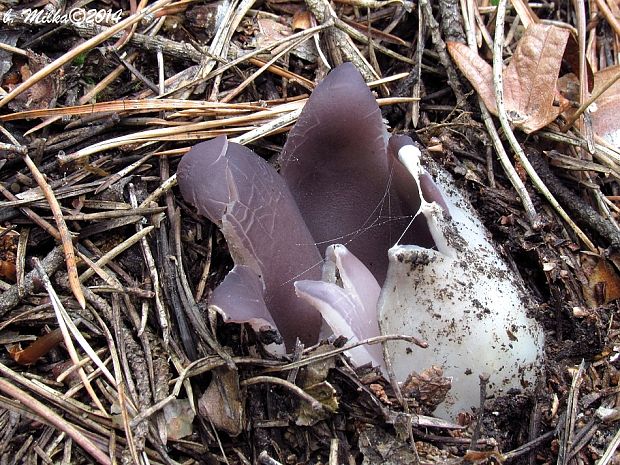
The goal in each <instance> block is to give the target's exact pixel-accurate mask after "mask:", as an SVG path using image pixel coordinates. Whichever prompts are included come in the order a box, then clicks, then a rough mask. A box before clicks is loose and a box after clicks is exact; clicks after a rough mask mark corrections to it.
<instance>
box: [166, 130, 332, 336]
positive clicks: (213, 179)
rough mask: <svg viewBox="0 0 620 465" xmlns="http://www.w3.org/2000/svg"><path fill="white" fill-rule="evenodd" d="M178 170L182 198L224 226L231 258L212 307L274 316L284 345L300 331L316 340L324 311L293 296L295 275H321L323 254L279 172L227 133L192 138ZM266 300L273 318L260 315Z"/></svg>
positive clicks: (231, 313)
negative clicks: (236, 296) (234, 291)
mask: <svg viewBox="0 0 620 465" xmlns="http://www.w3.org/2000/svg"><path fill="white" fill-rule="evenodd" d="M177 178H178V183H179V188H180V190H181V194H182V195H183V198H184V199H185V200H186V201H188V202H189V203H191V204H192V205H194V206H195V207H196V209H197V211H198V213H200V214H201V215H204V216H206V217H207V218H209V219H210V220H211V221H213V222H214V223H215V224H217V225H218V226H219V227H220V228H221V230H222V232H223V234H224V237H225V238H226V242H227V244H228V248H229V250H230V254H231V255H232V258H233V260H234V262H235V269H234V270H233V271H234V273H233V274H232V275H229V276H228V277H227V278H225V280H224V282H223V283H222V284H221V285H220V286H223V289H219V288H217V289H216V292H215V294H214V302H215V304H216V308H217V310H219V311H220V312H221V313H223V314H224V315H225V318H226V320H228V321H234V322H250V321H252V322H255V323H257V324H259V323H258V321H260V320H264V321H265V323H266V324H270V323H271V322H275V324H276V326H277V329H278V330H279V332H280V334H281V335H282V337H283V338H284V341H285V343H286V346H287V347H288V348H291V347H293V346H294V343H295V339H296V338H297V337H299V338H300V340H301V341H302V342H304V343H306V344H314V343H316V342H317V338H318V335H319V331H320V327H321V317H320V315H319V314H318V313H317V312H316V310H314V309H313V308H312V307H311V306H310V305H309V304H307V303H306V302H303V301H300V300H299V299H298V298H297V297H296V295H295V289H294V286H293V283H294V281H296V280H298V279H319V278H320V276H321V270H320V264H321V262H322V258H321V255H320V253H319V251H318V249H317V247H316V245H315V244H314V239H313V238H312V235H311V234H310V232H309V231H308V228H307V227H306V224H305V222H304V221H303V219H302V217H301V214H300V213H299V209H298V208H297V205H296V204H295V201H294V200H293V198H292V196H291V193H290V192H289V189H288V187H287V185H286V183H285V182H284V179H282V177H281V176H280V175H279V174H278V173H277V172H276V170H275V169H274V168H273V167H272V166H271V165H270V164H269V163H267V162H266V161H265V160H263V159H262V158H260V157H259V156H257V155H256V154H255V153H254V152H252V151H251V150H249V149H247V148H245V147H243V146H241V145H239V144H235V143H232V142H228V141H227V140H226V137H224V136H221V137H217V138H215V139H212V140H210V141H207V142H202V143H200V144H198V145H196V146H194V147H193V148H192V149H191V150H190V151H189V152H188V153H187V154H186V155H184V156H183V159H182V160H181V162H180V163H179V168H178V170H177ZM238 266H244V267H245V268H239V269H238V268H237V267H238ZM259 282H260V283H261V285H262V286H263V289H264V301H263V300H262V299H261V296H260V292H259V290H258V289H257V283H259ZM234 287H236V288H238V289H242V290H243V293H242V296H243V299H241V296H240V300H239V301H238V302H235V299H234V297H233V296H232V295H231V293H230V289H231V288H234ZM212 303H213V302H212ZM265 306H266V308H267V309H268V310H269V313H270V314H271V319H267V318H265V317H264V316H265V311H264V310H265Z"/></svg>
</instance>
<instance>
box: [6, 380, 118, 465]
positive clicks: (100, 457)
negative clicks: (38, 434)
mask: <svg viewBox="0 0 620 465" xmlns="http://www.w3.org/2000/svg"><path fill="white" fill-rule="evenodd" d="M0 391H3V392H4V393H5V394H7V395H8V396H9V397H11V398H12V399H17V400H19V401H20V402H21V403H22V404H23V405H25V406H27V407H28V408H29V409H31V410H32V411H33V412H34V413H36V414H37V415H39V416H41V417H42V418H43V419H44V420H45V421H46V422H49V423H50V424H51V425H53V426H54V427H55V428H56V429H58V430H59V431H63V432H64V433H66V434H67V435H68V436H69V437H71V439H73V440H74V441H75V442H76V443H77V444H79V445H80V446H81V447H82V448H83V449H84V450H85V451H86V452H88V453H89V454H90V455H91V456H92V457H93V458H94V459H95V460H96V461H97V462H99V463H100V464H101V465H112V461H111V460H110V458H109V457H108V456H107V455H106V454H105V453H104V452H103V451H101V449H99V448H98V447H97V446H96V445H95V443H93V442H92V441H91V440H90V439H88V437H87V436H86V435H85V434H84V433H83V432H82V431H80V430H78V429H77V428H75V427H74V426H73V425H72V424H71V423H69V422H68V421H66V420H65V419H64V418H62V417H60V416H59V415H58V414H57V413H56V412H54V411H53V410H52V409H50V408H49V407H47V406H46V405H44V404H43V403H41V402H39V401H38V400H36V399H35V398H34V397H32V396H31V395H29V394H28V393H26V392H24V391H22V390H21V389H19V388H18V387H16V386H14V385H13V384H11V383H10V382H9V381H8V380H6V379H3V378H0Z"/></svg>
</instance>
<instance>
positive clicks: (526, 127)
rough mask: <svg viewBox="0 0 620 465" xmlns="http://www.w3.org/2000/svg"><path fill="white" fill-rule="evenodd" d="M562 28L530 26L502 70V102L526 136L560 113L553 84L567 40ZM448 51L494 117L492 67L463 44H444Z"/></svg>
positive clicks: (556, 92)
mask: <svg viewBox="0 0 620 465" xmlns="http://www.w3.org/2000/svg"><path fill="white" fill-rule="evenodd" d="M569 34H570V33H569V31H567V30H566V29H563V28H560V27H557V26H551V25H546V24H532V25H531V26H530V27H529V28H528V29H527V30H526V31H525V34H524V35H523V37H522V38H521V40H520V41H519V44H518V45H517V48H516V50H515V53H514V55H513V58H512V61H511V62H510V64H509V65H508V66H507V67H506V68H505V69H504V102H505V105H506V111H507V112H508V116H509V118H510V119H511V121H512V123H513V124H514V125H515V126H516V127H519V128H521V129H522V130H523V131H524V132H526V133H528V134H529V133H531V132H534V131H536V130H538V129H540V128H542V127H545V126H546V125H547V124H549V123H550V122H552V121H553V120H554V119H555V118H556V117H557V116H558V115H559V114H560V112H561V111H562V110H563V105H560V106H554V105H553V102H554V99H556V98H558V99H560V100H561V97H560V94H559V92H558V91H557V88H556V83H557V80H558V75H559V72H560V66H561V65H562V56H563V55H564V49H565V48H566V43H567V41H568V37H569ZM448 51H449V52H450V55H451V56H452V59H453V60H454V61H455V63H456V64H457V66H458V67H459V69H460V70H461V72H462V73H463V74H464V75H465V77H466V78H467V79H468V80H469V82H470V83H471V85H472V86H473V87H474V88H475V89H476V91H477V92H478V94H479V95H480V97H481V98H482V100H483V102H484V103H485V105H486V106H487V107H488V108H489V111H491V113H493V114H495V115H497V105H496V102H495V91H494V87H493V77H492V76H493V75H492V67H491V65H490V64H489V63H487V62H486V61H485V60H483V59H482V58H481V57H480V56H479V55H478V54H477V53H475V52H474V51H472V50H471V49H469V47H467V46H466V45H465V44H461V43H456V42H451V43H448Z"/></svg>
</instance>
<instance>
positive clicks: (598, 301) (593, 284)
mask: <svg viewBox="0 0 620 465" xmlns="http://www.w3.org/2000/svg"><path fill="white" fill-rule="evenodd" d="M587 276H588V285H587V286H584V288H583V294H584V297H585V299H586V302H587V303H588V306H589V307H590V308H596V307H598V306H599V305H604V304H607V303H609V302H611V301H613V300H616V299H618V298H620V276H618V273H616V271H615V270H614V269H613V267H612V266H611V265H610V264H609V262H608V261H607V260H605V259H604V258H601V259H598V260H597V261H596V263H595V264H594V265H593V266H591V269H590V272H589V273H587Z"/></svg>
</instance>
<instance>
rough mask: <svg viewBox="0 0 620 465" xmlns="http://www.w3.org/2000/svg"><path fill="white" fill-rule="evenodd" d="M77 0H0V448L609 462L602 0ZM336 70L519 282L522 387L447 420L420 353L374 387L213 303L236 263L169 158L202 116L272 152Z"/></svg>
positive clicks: (610, 163)
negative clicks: (444, 184)
mask: <svg viewBox="0 0 620 465" xmlns="http://www.w3.org/2000/svg"><path fill="white" fill-rule="evenodd" d="M74 3H75V2H64V1H60V2H46V1H42V2H32V4H29V5H22V4H19V5H18V4H17V2H1V3H0V25H1V27H0V194H2V196H1V199H2V200H0V338H1V339H2V341H3V346H2V348H3V349H2V352H1V353H0V401H1V402H0V461H1V462H2V463H38V462H39V461H40V462H45V463H51V462H59V463H104V464H107V463H117V462H122V463H145V464H146V463H149V462H150V463H161V464H173V463H188V464H189V463H207V464H217V463H230V464H248V463H259V464H271V465H276V464H280V463H281V464H297V463H304V464H305V463H312V464H318V463H325V464H330V465H331V464H341V463H346V464H371V463H390V464H398V465H400V464H410V463H421V464H429V463H445V464H448V463H450V464H454V463H462V462H470V463H474V462H476V463H493V462H495V463H497V462H500V463H503V462H507V463H523V464H525V463H529V464H533V463H538V464H545V463H559V464H561V465H566V464H568V463H572V464H594V463H595V462H596V463H599V464H601V465H607V464H609V463H618V460H619V458H618V453H617V452H616V449H617V446H618V443H619V442H620V433H618V430H619V428H618V426H619V425H620V374H619V372H618V369H619V368H620V365H619V361H618V357H619V350H620V349H619V347H620V326H619V323H618V298H620V275H619V273H620V271H619V270H620V255H619V254H618V252H619V251H618V247H620V229H619V228H618V214H619V212H620V209H619V206H620V205H619V201H620V184H619V180H620V149H619V147H620V143H619V139H620V138H619V137H618V133H619V132H618V131H619V130H620V128H619V127H618V119H617V118H616V117H615V115H616V114H617V111H618V109H617V110H613V108H614V107H615V106H618V105H619V103H618V102H620V98H619V95H618V94H619V93H620V87H619V85H618V84H616V83H615V81H614V79H615V78H616V77H617V76H618V74H619V73H620V68H618V63H616V62H615V61H614V57H617V56H618V53H617V52H618V50H616V48H617V42H618V41H617V34H620V30H618V28H617V20H616V19H615V17H616V16H617V14H616V13H618V12H617V9H618V7H617V5H615V3H614V2H612V1H604V0H601V1H598V0H597V2H596V3H591V4H590V5H587V6H586V9H585V10H579V9H577V10H575V9H574V7H575V5H576V4H575V5H573V4H571V5H570V6H565V7H562V8H557V6H558V4H557V3H553V2H542V3H537V4H535V5H534V4H532V5H531V7H530V6H528V5H526V4H525V3H524V2H516V1H515V2H513V4H512V5H510V4H509V5H508V7H507V5H506V2H504V1H499V4H498V5H494V2H491V3H492V4H488V2H477V4H475V3H476V2H473V3H472V2H469V3H468V2H461V3H459V2H454V1H452V0H441V1H438V2H428V1H426V0H420V1H417V0H414V1H409V0H405V1H399V2H366V1H361V0H360V1H357V0H346V1H344V0H343V1H335V2H331V3H330V2H327V1H325V0H306V1H305V2H304V1H279V0H278V1H275V0H274V1H271V0H266V1H264V2H247V1H246V2H237V1H230V0H220V1H217V2H200V1H195V2H192V1H189V2H171V1H165V0H159V1H152V2H134V1H129V2H127V1H122V0H121V1H119V0H107V1H94V2H90V3H88V6H87V7H82V6H80V5H77V4H74ZM431 3H432V4H431ZM465 3H467V5H465ZM463 5H465V6H464V7H467V8H472V9H471V11H470V10H467V11H463V9H462V6H463ZM580 7H583V5H580ZM614 15H616V16H614ZM550 20H552V21H550ZM561 23H563V24H561ZM566 26H568V27H566ZM468 44H469V45H468ZM342 62H352V63H353V64H354V65H355V66H356V67H357V69H358V70H359V72H360V73H361V75H362V76H363V78H364V79H365V80H366V81H367V82H369V83H370V85H371V89H372V91H373V93H374V95H375V97H376V98H377V102H378V103H379V106H380V108H381V113H382V117H383V119H384V120H385V121H386V122H387V124H388V125H389V128H390V131H391V132H394V133H397V134H405V135H408V136H411V137H412V138H413V139H414V140H415V141H416V142H418V143H419V144H420V145H421V146H423V147H425V148H426V150H424V153H423V157H424V159H425V160H427V161H428V162H429V163H428V166H441V167H443V168H444V169H445V170H447V171H448V172H449V173H450V174H451V175H452V177H453V178H454V183H455V186H456V187H457V188H458V189H460V190H461V191H463V192H464V193H465V194H466V196H467V197H468V198H469V199H470V200H471V202H472V204H473V207H474V209H475V210H476V212H477V214H478V216H479V217H480V219H481V220H482V222H483V223H484V225H485V226H486V228H487V229H488V230H489V232H490V234H491V236H492V238H493V240H494V241H495V243H496V244H498V247H499V249H500V254H501V255H502V256H503V257H504V258H505V259H506V260H507V262H508V264H509V266H510V267H511V268H513V269H514V270H515V272H516V273H518V274H519V275H520V276H521V277H522V278H523V281H524V282H525V286H526V289H527V293H528V298H529V299H531V301H532V302H533V304H532V305H531V308H530V313H531V316H532V317H534V318H535V319H536V320H537V321H538V322H539V323H540V325H542V327H543V330H544V333H545V359H544V372H545V373H544V376H543V377H542V378H541V381H540V383H539V384H538V385H537V386H535V387H528V389H515V390H513V391H510V392H509V393H508V394H507V395H505V396H501V397H489V398H486V399H484V401H483V402H482V403H481V405H479V406H478V408H477V409H476V410H475V411H474V412H464V413H462V414H459V415H458V416H457V417H456V418H454V419H453V420H451V421H448V420H443V419H439V418H436V417H434V416H433V410H434V409H435V407H436V406H437V405H438V404H439V403H440V402H441V401H442V400H443V398H444V396H445V395H446V393H447V392H448V389H449V387H450V380H449V379H447V378H446V377H444V376H443V374H442V372H441V370H440V369H439V368H438V367H435V366H432V364H429V366H428V367H427V369H426V370H424V371H423V372H421V373H417V374H415V376H413V377H411V378H410V379H409V380H408V381H407V382H406V383H404V384H403V385H401V386H400V388H399V389H396V390H395V389H394V388H393V386H392V384H391V383H390V380H389V379H386V378H385V377H384V376H383V375H382V373H381V372H380V371H379V370H378V369H377V368H376V367H371V366H361V367H359V366H355V365H354V364H353V363H352V362H351V360H350V359H349V358H348V357H347V356H346V354H344V351H343V347H345V346H346V344H347V341H346V340H345V339H344V338H342V337H332V338H330V339H328V340H325V341H322V342H321V343H320V344H318V345H317V346H301V345H297V346H294V347H289V353H288V354H286V355H278V356H275V355H273V354H272V353H270V352H269V350H268V349H267V346H269V345H270V344H272V343H273V342H278V340H279V335H278V334H277V333H276V332H274V331H273V330H269V329H266V328H252V327H250V325H246V324H234V323H228V324H225V323H224V322H223V320H222V317H221V315H219V314H218V313H216V312H215V311H213V310H212V309H209V307H208V305H209V302H210V301H211V297H212V294H213V291H214V289H215V288H216V287H217V286H218V285H219V284H220V283H221V282H222V281H223V279H224V277H225V276H226V275H227V274H228V272H229V271H230V270H231V269H232V267H233V265H234V263H233V260H232V258H231V251H229V249H228V245H227V243H226V240H225V239H224V235H223V234H222V232H221V231H220V229H219V228H218V227H217V225H215V224H213V223H211V222H210V221H209V220H207V219H206V218H205V217H203V216H201V215H199V214H197V212H196V210H195V209H194V208H193V207H192V206H191V205H190V204H189V203H188V202H186V201H184V200H183V198H182V196H181V194H180V191H179V188H178V187H177V185H176V177H175V173H176V172H177V167H178V165H179V160H180V159H181V157H182V156H183V154H185V153H187V152H188V150H189V149H190V148H191V147H192V146H193V145H195V144H197V143H199V142H202V141H206V140H211V139H214V138H216V137H218V136H222V135H224V136H226V137H227V138H228V140H230V141H233V142H237V143H240V144H242V145H246V146H247V147H248V148H250V149H252V150H253V151H254V152H256V153H257V154H258V155H260V156H261V157H263V158H264V159H265V160H267V161H268V162H269V163H271V164H272V166H274V167H276V168H279V166H277V165H278V163H277V160H278V155H279V154H280V152H281V151H282V148H283V146H284V144H285V142H286V137H287V131H288V130H290V127H291V125H292V124H293V123H294V122H295V120H296V119H297V117H298V116H299V112H300V110H301V108H302V107H303V105H304V103H305V101H306V99H307V97H308V96H309V95H310V94H311V92H312V90H313V89H314V88H315V87H316V85H317V83H319V82H321V81H322V80H323V79H324V78H325V76H326V75H327V73H328V71H329V68H328V66H327V65H329V67H330V68H334V67H336V66H337V65H339V64H341V63H342ZM500 71H501V72H500ZM500 81H501V82H503V87H501V88H502V89H503V92H498V91H497V90H496V89H499V88H500V87H498V86H497V85H496V84H501V82H500ZM591 101H593V102H594V103H592V104H591V105H590V106H589V108H588V109H587V110H584V109H583V108H585V105H586V104H587V103H590V102H591ZM614 112H616V113H614ZM433 164H434V165H433ZM431 172H432V170H431ZM204 182H205V183H207V182H209V179H208V177H207V176H205V180H204ZM388 220H391V219H390V218H389V217H388ZM401 220H402V218H401ZM319 249H323V250H320V253H321V254H323V253H324V247H322V246H319ZM233 252H234V251H233ZM233 255H234V254H233ZM409 336H416V335H415V334H411V335H409ZM426 342H427V343H428V344H429V345H431V344H432V343H433V341H432V340H428V341H426ZM412 350H414V351H421V350H423V349H421V348H418V347H417V346H415V345H413V344H412ZM490 350H491V349H490ZM479 375H482V376H481V377H480V384H481V391H482V392H483V393H484V392H485V386H486V382H487V381H486V378H485V376H484V374H481V373H476V374H472V376H479ZM483 397H485V396H483Z"/></svg>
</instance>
